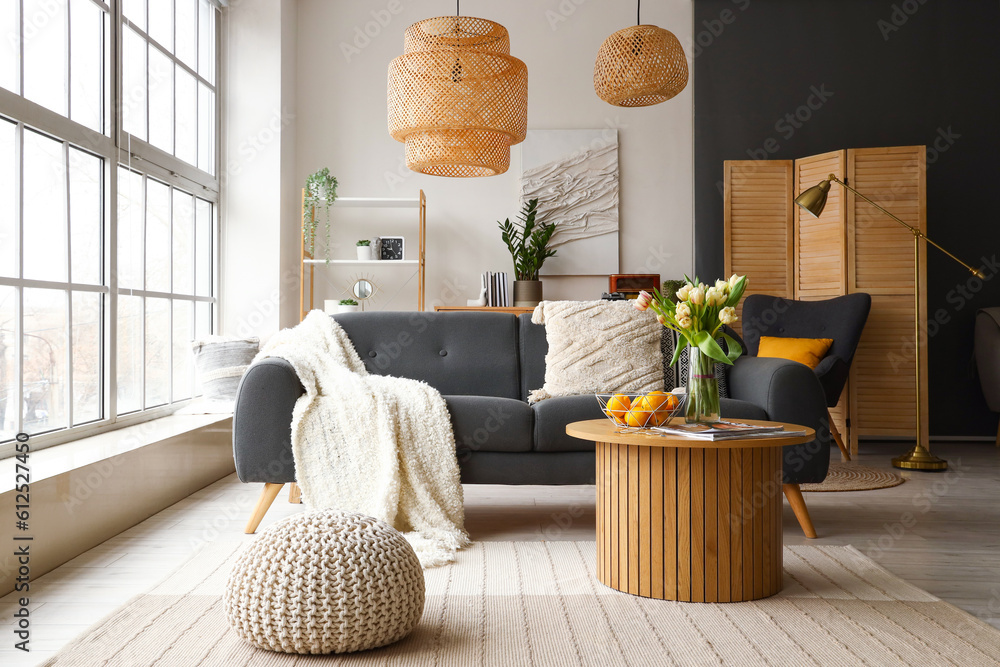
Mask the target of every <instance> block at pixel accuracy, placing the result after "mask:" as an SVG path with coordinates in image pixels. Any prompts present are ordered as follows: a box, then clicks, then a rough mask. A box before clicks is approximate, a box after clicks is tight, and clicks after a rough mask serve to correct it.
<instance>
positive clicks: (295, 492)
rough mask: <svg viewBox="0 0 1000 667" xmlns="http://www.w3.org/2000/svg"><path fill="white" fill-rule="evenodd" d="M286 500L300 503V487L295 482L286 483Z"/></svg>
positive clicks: (295, 503) (296, 503)
mask: <svg viewBox="0 0 1000 667" xmlns="http://www.w3.org/2000/svg"><path fill="white" fill-rule="evenodd" d="M288 502H290V503H292V504H293V505H300V504H302V489H300V488H299V485H298V484H296V483H295V482H292V483H291V484H289V485H288Z"/></svg>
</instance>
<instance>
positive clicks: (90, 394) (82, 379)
mask: <svg viewBox="0 0 1000 667" xmlns="http://www.w3.org/2000/svg"><path fill="white" fill-rule="evenodd" d="M102 298H103V296H102V295H101V294H95V293H90V292H73V294H72V299H73V424H74V425H75V424H85V423H86V422H91V421H94V420H95V419H100V418H101V368H102V365H101V299H102Z"/></svg>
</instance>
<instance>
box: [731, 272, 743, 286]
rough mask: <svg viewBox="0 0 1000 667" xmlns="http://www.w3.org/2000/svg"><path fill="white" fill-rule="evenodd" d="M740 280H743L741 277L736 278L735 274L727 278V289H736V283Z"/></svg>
mask: <svg viewBox="0 0 1000 667" xmlns="http://www.w3.org/2000/svg"><path fill="white" fill-rule="evenodd" d="M741 280H743V276H738V275H736V274H735V273H734V274H733V275H731V276H729V289H734V288H735V287H736V283H738V282H739V281H741Z"/></svg>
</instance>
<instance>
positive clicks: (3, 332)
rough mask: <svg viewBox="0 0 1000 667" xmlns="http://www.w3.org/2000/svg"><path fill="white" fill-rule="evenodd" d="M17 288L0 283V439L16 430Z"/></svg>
mask: <svg viewBox="0 0 1000 667" xmlns="http://www.w3.org/2000/svg"><path fill="white" fill-rule="evenodd" d="M16 301H17V290H16V289H14V288H13V287H7V286H4V285H0V442H2V441H4V440H10V439H11V438H13V437H14V435H15V434H16V433H17V416H18V414H17V413H18V404H19V401H18V400H17V398H16V396H17V320H15V319H14V318H15V316H16V314H17V304H16Z"/></svg>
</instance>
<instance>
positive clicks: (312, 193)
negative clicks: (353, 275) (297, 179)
mask: <svg viewBox="0 0 1000 667" xmlns="http://www.w3.org/2000/svg"><path fill="white" fill-rule="evenodd" d="M336 199H337V179H336V178H335V177H334V176H331V175H330V170H329V169H327V168H326V167H323V168H322V169H320V170H319V171H317V172H316V173H315V174H310V175H309V177H308V178H306V187H305V194H304V196H303V199H302V240H303V242H304V243H305V247H306V250H307V251H308V252H309V255H310V257H315V256H316V228H317V227H318V226H319V216H318V215H317V213H318V212H319V210H320V209H322V210H323V212H324V214H325V217H324V219H325V222H326V237H325V240H326V261H328V262H329V261H330V207H331V206H333V202H334V201H335V200H336Z"/></svg>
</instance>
